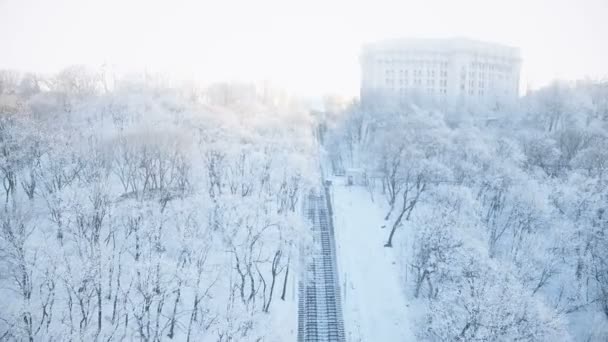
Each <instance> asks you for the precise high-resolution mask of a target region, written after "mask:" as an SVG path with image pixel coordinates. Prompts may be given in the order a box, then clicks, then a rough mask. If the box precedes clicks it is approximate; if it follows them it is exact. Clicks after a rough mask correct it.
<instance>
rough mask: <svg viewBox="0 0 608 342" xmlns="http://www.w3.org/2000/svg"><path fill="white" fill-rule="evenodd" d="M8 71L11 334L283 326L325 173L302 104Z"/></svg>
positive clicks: (4, 216)
mask: <svg viewBox="0 0 608 342" xmlns="http://www.w3.org/2000/svg"><path fill="white" fill-rule="evenodd" d="M0 77H1V78H0V94H1V95H0V101H1V103H0V156H1V157H0V170H1V176H0V177H1V179H2V185H3V188H2V190H3V191H2V206H1V207H2V209H1V211H0V226H1V230H0V298H1V299H0V340H1V341H132V340H137V341H161V340H163V341H165V340H177V341H243V340H250V341H257V340H261V339H262V338H263V337H264V336H271V337H272V336H274V337H273V338H274V340H277V341H280V340H282V339H283V337H281V336H285V335H281V331H280V329H279V328H282V325H283V326H285V327H283V328H284V329H289V328H290V326H289V322H290V319H289V318H291V320H295V319H296V312H295V308H293V306H291V305H289V304H285V303H293V300H294V299H293V297H294V295H295V294H294V289H295V287H294V280H293V279H294V278H293V275H294V274H296V272H297V270H298V263H297V261H298V253H299V249H298V248H299V245H298V243H299V241H302V240H303V239H305V237H306V234H305V232H306V230H305V228H306V222H305V220H304V219H303V216H302V215H301V211H302V201H301V198H302V196H303V193H304V192H306V191H308V189H310V188H311V187H312V186H314V185H316V184H315V182H316V181H317V178H318V177H317V176H315V174H316V173H317V170H316V169H315V167H314V165H315V154H314V153H312V148H313V144H312V140H311V136H312V135H311V134H310V129H309V128H310V127H312V126H311V123H310V119H309V118H308V117H307V116H306V115H305V113H304V112H303V111H301V110H300V109H299V108H298V107H297V106H296V105H293V104H289V103H279V102H276V103H269V102H267V101H265V99H264V98H263V97H254V98H250V97H242V98H238V99H237V98H235V97H234V96H235V94H240V93H243V89H242V87H230V86H227V85H220V86H217V87H215V88H214V89H210V90H209V91H206V92H205V94H206V95H205V96H207V97H208V98H207V99H206V100H205V103H207V104H205V105H203V104H202V100H201V99H200V98H199V96H201V94H203V92H201V91H199V90H197V89H196V88H193V87H192V85H187V84H182V85H179V86H171V87H169V86H168V84H167V83H166V81H164V80H163V79H162V77H158V76H151V75H131V76H129V77H124V78H122V79H116V78H114V77H112V75H109V74H106V73H103V72H100V71H93V70H90V69H88V68H85V67H78V66H75V67H70V68H67V69H65V70H64V71H62V72H61V73H59V74H57V75H53V76H52V77H48V78H42V77H39V76H36V75H33V74H19V73H16V72H8V71H5V72H2V73H1V75H0ZM244 93H248V92H247V91H245V92H244ZM292 311H293V312H292ZM273 315H274V316H273ZM274 317H278V318H281V317H285V318H283V320H284V321H286V322H287V323H285V322H283V323H281V321H279V323H276V322H274V321H273V318H274ZM273 322H274V323H273ZM268 331H272V332H273V335H272V334H269V333H268ZM266 340H269V339H266Z"/></svg>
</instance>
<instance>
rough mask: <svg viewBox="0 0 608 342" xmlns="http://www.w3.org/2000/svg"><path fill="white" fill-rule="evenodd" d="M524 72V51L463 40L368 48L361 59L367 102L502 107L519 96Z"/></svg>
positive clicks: (363, 93) (392, 43) (403, 42)
mask: <svg viewBox="0 0 608 342" xmlns="http://www.w3.org/2000/svg"><path fill="white" fill-rule="evenodd" d="M520 68H521V57H520V52H519V49H517V48H513V47H508V46H503V45H498V44H491V43H485V42H479V41H474V40H469V39H463V38H453V39H400V40H390V41H382V42H377V43H372V44H367V45H365V46H364V47H363V51H362V54H361V102H362V103H363V104H364V105H365V104H370V103H373V102H374V101H377V100H378V99H382V100H386V99H392V100H398V101H399V100H410V99H416V100H430V101H432V102H434V103H440V104H451V105H487V106H491V107H496V106H501V105H502V104H505V103H508V102H510V101H513V100H515V99H517V97H518V96H519V73H520Z"/></svg>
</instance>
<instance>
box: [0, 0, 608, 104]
mask: <svg viewBox="0 0 608 342" xmlns="http://www.w3.org/2000/svg"><path fill="white" fill-rule="evenodd" d="M606 14H608V2H606V1H602V0H584V1H578V2H577V1H567V0H562V1H550V0H537V1H522V0H518V1H510V2H508V3H505V2H493V1H491V2H490V1H481V0H467V1H461V2H458V3H454V2H450V1H440V0H434V1H421V0H416V1H409V2H407V3H401V2H397V1H389V0H382V1H380V2H374V3H373V4H372V3H367V2H366V3H362V2H357V3H350V2H349V1H346V0H340V1H335V2H331V3H325V2H323V1H320V0H314V1H310V2H306V3H301V2H283V1H278V0H265V1H261V2H255V3H253V2H251V3H250V2H246V1H238V0H232V1H223V2H210V1H204V2H200V3H199V2H196V1H185V0H182V1H174V2H166V1H141V0H137V1H129V2H128V3H122V2H121V1H118V0H109V1H105V2H99V1H93V0H83V1H78V0H58V1H53V2H52V3H51V2H45V1H36V0H22V1H17V0H0V46H2V53H1V54H0V69H18V70H22V71H34V72H56V71H58V70H60V69H62V68H64V67H66V66H68V65H71V64H85V65H89V66H92V67H99V66H101V65H102V64H104V63H107V64H110V65H113V66H115V67H116V68H117V69H119V70H144V69H148V70H151V71H155V72H162V73H167V74H170V75H171V76H174V77H177V78H184V79H195V80H200V81H203V82H214V81H222V80H235V81H259V80H268V81H270V82H272V83H273V84H276V85H280V86H283V87H285V88H286V89H288V90H289V91H291V92H294V93H297V94H301V95H320V94H324V93H337V94H341V95H346V96H352V95H356V94H358V90H359V74H360V71H359V64H358V63H359V60H358V58H359V52H360V48H361V45H362V44H364V43H366V42H370V41H376V40H383V39H391V38H400V37H420V38H444V37H445V38H449V37H466V38H470V39H478V40H482V41H490V42H496V43H500V44H505V45H509V46H515V47H519V48H520V49H521V52H522V58H523V61H524V63H523V77H522V85H521V87H522V89H526V88H528V87H532V88H537V87H539V86H542V85H545V84H547V83H549V82H551V81H552V80H553V79H556V78H560V79H581V78H586V77H591V78H603V77H606V76H608V64H606V63H605V61H606V60H608V45H607V44H600V43H599V42H601V41H602V40H605V38H604V37H605V36H606V34H608V21H605V20H604V17H606Z"/></svg>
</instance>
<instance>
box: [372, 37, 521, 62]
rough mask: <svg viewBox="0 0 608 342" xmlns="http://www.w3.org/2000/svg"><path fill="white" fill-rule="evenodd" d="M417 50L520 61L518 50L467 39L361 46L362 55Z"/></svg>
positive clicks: (406, 40) (394, 41)
mask: <svg viewBox="0 0 608 342" xmlns="http://www.w3.org/2000/svg"><path fill="white" fill-rule="evenodd" d="M406 49H407V50H419V51H428V52H447V53H455V52H469V53H471V52H472V53H481V54H495V55H502V56H505V55H506V56H509V57H511V58H515V59H520V58H521V57H520V50H519V48H515V47H511V46H507V45H502V44H496V43H488V42H483V41H478V40H472V39H468V38H440V39H422V38H400V39H389V40H382V41H378V42H373V43H368V44H365V45H364V46H363V54H366V53H370V52H399V51H400V50H406Z"/></svg>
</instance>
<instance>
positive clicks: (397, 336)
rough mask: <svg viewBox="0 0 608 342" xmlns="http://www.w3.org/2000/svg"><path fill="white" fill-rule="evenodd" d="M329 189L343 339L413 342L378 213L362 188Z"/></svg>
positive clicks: (336, 183) (341, 184) (336, 186)
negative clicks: (332, 210) (338, 277)
mask: <svg viewBox="0 0 608 342" xmlns="http://www.w3.org/2000/svg"><path fill="white" fill-rule="evenodd" d="M333 184H334V185H333V186H332V200H333V206H334V224H335V230H336V244H337V256H338V269H339V270H340V281H341V282H342V284H341V287H342V294H343V300H344V305H343V310H344V325H345V333H346V339H347V341H386V342H390V341H414V340H415V338H414V335H413V334H412V330H413V329H411V328H410V325H409V324H410V323H411V319H409V316H410V315H409V313H408V303H407V300H406V298H405V295H404V292H403V290H402V286H401V284H400V276H399V270H398V266H397V263H396V262H395V255H396V253H395V252H396V251H395V250H394V249H391V248H385V247H383V245H384V242H385V241H384V239H385V238H386V234H385V233H386V230H385V229H381V228H380V226H381V225H382V224H383V222H384V220H383V213H382V211H381V209H380V208H379V207H378V205H377V204H375V203H373V202H372V201H371V199H370V196H369V194H368V193H367V192H366V191H365V189H364V188H362V187H354V186H353V187H347V186H344V180H343V179H340V178H338V179H335V180H334V181H333Z"/></svg>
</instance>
